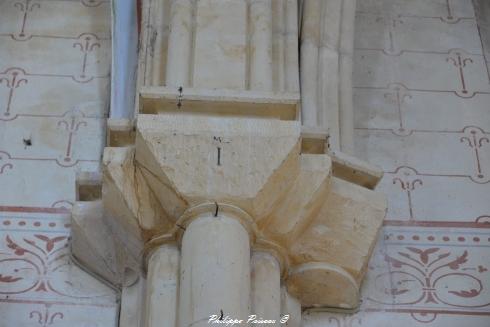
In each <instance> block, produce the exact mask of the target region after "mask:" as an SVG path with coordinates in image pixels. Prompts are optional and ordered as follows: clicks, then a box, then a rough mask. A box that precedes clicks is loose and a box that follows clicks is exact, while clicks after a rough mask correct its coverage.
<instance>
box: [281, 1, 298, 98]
mask: <svg viewBox="0 0 490 327" xmlns="http://www.w3.org/2000/svg"><path fill="white" fill-rule="evenodd" d="M282 1H286V10H285V11H286V12H285V16H286V21H285V22H284V23H285V25H286V27H285V29H286V36H285V39H286V53H285V55H284V56H285V66H286V67H285V68H284V69H285V71H286V81H285V84H286V91H288V92H299V72H298V64H299V51H298V2H297V1H296V0H282ZM282 1H281V2H282Z"/></svg>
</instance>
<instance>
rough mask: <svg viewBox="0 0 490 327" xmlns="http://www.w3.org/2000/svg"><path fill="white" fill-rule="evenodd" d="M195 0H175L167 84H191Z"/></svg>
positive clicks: (169, 41)
mask: <svg viewBox="0 0 490 327" xmlns="http://www.w3.org/2000/svg"><path fill="white" fill-rule="evenodd" d="M194 6H195V5H194V1H193V0H173V1H172V7H171V10H170V35H169V39H168V54H167V78H166V82H167V86H176V87H180V86H189V75H190V68H191V60H192V58H191V56H192V38H193V29H194V27H193V25H194V21H193V11H194Z"/></svg>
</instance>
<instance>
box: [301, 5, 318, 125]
mask: <svg viewBox="0 0 490 327" xmlns="http://www.w3.org/2000/svg"><path fill="white" fill-rule="evenodd" d="M322 1H323V0H304V4H303V17H304V18H303V24H302V28H301V58H300V61H301V71H300V73H301V76H300V78H301V93H302V94H301V114H302V122H303V125H304V126H308V127H316V126H317V124H318V99H317V98H318V97H317V93H318V92H317V91H318V83H317V82H318V81H317V80H318V78H317V75H318V73H317V70H318V45H319V42H320V29H319V28H318V26H319V24H320V21H321V19H320V18H321V7H322V5H321V2H322Z"/></svg>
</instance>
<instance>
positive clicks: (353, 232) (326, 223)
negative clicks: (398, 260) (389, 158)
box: [291, 177, 386, 283]
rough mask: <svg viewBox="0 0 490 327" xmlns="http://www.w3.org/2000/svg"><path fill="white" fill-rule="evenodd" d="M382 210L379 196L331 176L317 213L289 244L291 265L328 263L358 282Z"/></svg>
mask: <svg viewBox="0 0 490 327" xmlns="http://www.w3.org/2000/svg"><path fill="white" fill-rule="evenodd" d="M385 211H386V200H385V198H384V196H383V195H381V194H378V193H375V192H373V191H370V190H367V189H364V188H362V187H360V186H357V185H354V184H351V183H349V182H346V181H343V180H340V179H338V178H335V177H334V178H332V181H331V184H330V193H329V195H328V197H327V199H326V201H325V202H324V203H323V206H322V207H321V209H320V211H319V213H318V214H317V215H316V217H315V218H314V220H313V221H312V223H311V224H310V225H309V226H308V228H307V229H306V230H305V232H304V233H303V234H301V237H300V238H299V239H298V240H297V241H296V242H295V243H294V244H292V246H291V258H292V262H293V264H302V263H307V262H328V263H329V264H332V265H337V266H339V267H341V268H342V269H345V270H346V271H347V272H349V273H350V274H351V275H352V276H353V278H354V279H355V280H356V281H357V283H360V282H361V280H362V278H363V276H364V273H365V271H366V269H367V262H368V259H369V257H370V255H371V253H372V250H373V247H374V241H373V240H375V239H376V238H377V234H378V231H379V228H380V227H381V224H382V221H383V218H384V216H385Z"/></svg>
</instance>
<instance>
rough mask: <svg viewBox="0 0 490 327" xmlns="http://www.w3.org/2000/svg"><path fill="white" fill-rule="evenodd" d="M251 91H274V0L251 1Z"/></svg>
mask: <svg viewBox="0 0 490 327" xmlns="http://www.w3.org/2000/svg"><path fill="white" fill-rule="evenodd" d="M249 24H250V45H249V46H250V89H251V90H260V91H272V0H250V18H249Z"/></svg>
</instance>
